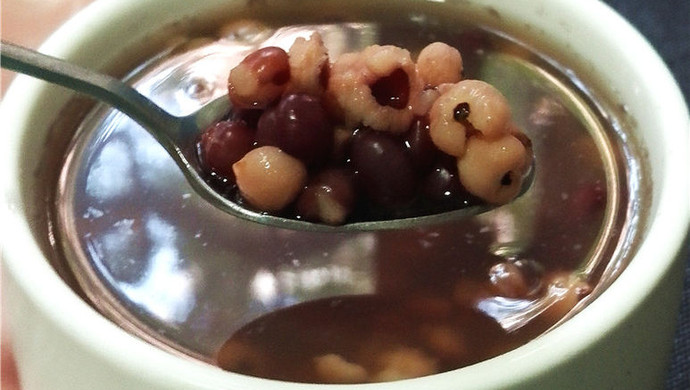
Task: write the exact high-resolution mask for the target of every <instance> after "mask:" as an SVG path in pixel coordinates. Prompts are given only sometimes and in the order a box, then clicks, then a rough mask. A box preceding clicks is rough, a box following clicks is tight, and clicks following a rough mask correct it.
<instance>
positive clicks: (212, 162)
mask: <svg viewBox="0 0 690 390" xmlns="http://www.w3.org/2000/svg"><path fill="white" fill-rule="evenodd" d="M253 142H254V132H253V131H252V130H251V129H250V128H249V127H247V126H246V124H245V123H244V122H240V121H221V122H218V123H216V124H214V125H213V126H211V127H209V128H208V129H207V130H206V131H204V132H203V133H202V135H201V141H200V142H199V154H200V156H199V157H200V160H201V161H202V164H203V165H204V166H205V167H206V168H207V169H208V170H210V171H212V172H213V173H215V174H217V175H219V176H222V177H223V178H225V179H228V180H231V181H234V180H235V175H234V173H233V171H232V164H234V163H236V162H237V161H239V160H240V159H241V158H242V157H243V156H244V155H245V154H246V153H247V152H249V150H251V148H252V144H253Z"/></svg>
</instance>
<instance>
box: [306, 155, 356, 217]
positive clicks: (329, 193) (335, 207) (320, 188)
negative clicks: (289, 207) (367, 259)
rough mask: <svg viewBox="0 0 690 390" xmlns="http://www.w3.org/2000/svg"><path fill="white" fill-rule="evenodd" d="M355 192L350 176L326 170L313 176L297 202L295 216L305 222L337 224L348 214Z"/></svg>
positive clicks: (352, 174) (352, 179) (348, 173)
mask: <svg viewBox="0 0 690 390" xmlns="http://www.w3.org/2000/svg"><path fill="white" fill-rule="evenodd" d="M356 200H357V193H356V189H355V181H354V173H353V172H352V171H350V170H347V169H337V168H330V169H325V170H323V171H321V172H320V173H319V174H317V175H316V176H315V177H314V178H313V179H312V180H311V181H310V182H309V183H308V184H307V186H306V187H305V189H304V191H302V194H301V195H300V197H299V199H298V200H297V213H298V215H299V216H300V217H302V218H303V219H305V220H307V221H312V222H323V223H327V224H329V225H339V224H342V223H344V222H345V220H346V219H347V217H348V216H349V215H350V213H352V211H353V209H354V207H355V202H356Z"/></svg>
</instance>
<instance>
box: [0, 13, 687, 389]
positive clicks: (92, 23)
mask: <svg viewBox="0 0 690 390" xmlns="http://www.w3.org/2000/svg"><path fill="white" fill-rule="evenodd" d="M521 2H522V3H524V4H532V0H524V1H516V2H515V3H521ZM140 3H141V4H143V3H146V2H139V1H138V0H125V1H121V0H104V1H99V2H96V3H93V4H91V5H90V6H88V7H87V8H86V9H85V10H84V11H82V12H81V13H79V14H78V15H77V16H76V17H74V18H72V19H71V20H70V21H69V22H68V23H67V24H66V25H64V26H63V27H62V28H60V29H59V30H58V31H57V32H56V33H54V34H53V35H52V36H51V37H50V38H49V40H48V41H46V43H45V44H44V45H43V46H42V47H41V50H42V51H44V52H47V53H49V54H53V55H57V56H63V57H67V58H71V57H73V56H74V55H75V53H76V52H77V49H78V48H79V47H80V45H83V44H84V42H85V41H86V40H87V38H84V36H85V35H86V32H87V31H100V32H103V31H106V30H108V29H113V28H117V27H116V26H114V25H113V22H110V21H104V20H103V16H102V15H113V14H116V15H124V14H127V13H128V12H132V11H136V10H137V9H139V8H140V7H141V6H140V5H139V4H140ZM180 3H181V4H182V2H181V1H180ZM211 3H213V2H211ZM220 3H221V2H220V1H216V2H215V3H214V4H220ZM488 3H490V4H493V5H494V6H495V7H497V8H500V6H499V4H500V2H499V1H498V0H492V1H489V2H488ZM534 3H535V4H536V3H540V4H542V6H543V7H545V8H546V9H547V11H548V10H554V9H557V10H559V12H562V14H564V15H569V19H570V20H569V21H568V23H569V25H572V23H574V21H577V22H578V23H585V24H586V26H585V27H590V28H592V29H593V30H596V31H599V32H600V33H601V34H600V35H606V37H605V38H602V37H600V38H601V39H611V40H613V41H615V42H617V43H618V44H620V45H621V49H620V50H628V51H635V52H636V55H637V56H640V54H642V56H640V57H643V58H644V61H640V62H639V63H635V64H634V65H633V66H634V67H635V69H637V70H638V71H639V70H640V69H641V68H642V67H644V68H645V74H647V75H649V77H648V78H646V79H645V80H643V81H642V84H643V85H642V86H641V88H643V87H644V91H652V92H653V95H651V97H649V98H648V99H651V101H652V102H658V101H660V100H661V98H662V97H663V99H665V100H666V102H667V104H664V105H658V107H657V109H658V112H657V113H656V117H657V119H658V120H659V121H660V122H661V124H660V127H662V128H669V129H674V130H673V131H674V133H673V134H672V135H668V136H667V137H666V138H664V139H670V138H671V137H681V138H682V137H685V139H686V140H690V115H688V111H687V106H686V104H685V102H684V100H683V96H682V94H681V92H680V89H679V88H678V86H677V84H676V83H675V81H674V79H673V77H672V76H671V74H670V71H669V70H668V69H667V67H666V65H665V64H664V63H663V61H662V60H661V58H660V57H659V56H658V54H656V52H655V51H654V49H653V48H652V47H651V45H650V44H649V43H648V42H647V41H646V40H645V39H644V38H643V37H642V35H641V34H640V33H639V32H637V31H636V30H635V29H634V28H633V27H632V26H631V25H630V24H629V23H628V22H627V21H625V20H624V19H623V18H622V17H621V16H619V15H618V14H617V13H615V12H614V11H613V10H612V9H610V8H609V7H608V6H607V5H605V4H604V3H602V2H600V1H598V0H587V1H581V2H572V1H568V0H553V1H550V2H548V3H549V4H548V6H547V5H546V4H545V3H546V1H534ZM524 4H523V5H522V6H523V7H524ZM516 8H517V6H516ZM533 8H534V7H532V8H531V9H533ZM585 10H586V15H587V19H586V20H585V19H584V18H579V16H582V15H583V12H585ZM516 12H517V11H516ZM525 12H527V11H525ZM112 20H118V18H113V19H112ZM561 22H563V21H561ZM596 26H606V30H605V31H606V33H605V34H604V29H603V28H602V27H599V28H598V29H597V28H596ZM580 28H582V25H580ZM75 37H79V38H76V39H75ZM640 73H641V72H640ZM652 86H653V88H652ZM54 93H55V92H51V90H50V87H49V86H47V85H45V84H43V83H41V82H37V81H35V80H31V79H28V78H25V77H18V78H17V79H16V80H15V82H13V84H12V85H11V86H10V88H9V89H8V91H7V93H6V95H5V98H4V99H3V102H2V106H1V108H0V112H2V113H3V115H2V116H1V117H2V118H3V119H2V122H4V123H5V124H4V126H3V127H4V128H5V130H6V131H3V132H2V134H0V139H3V142H0V144H3V146H1V149H0V151H2V153H0V154H1V155H2V156H1V157H0V161H1V162H2V164H0V166H5V167H7V168H9V169H7V168H3V169H2V171H3V175H2V181H1V182H0V184H1V187H2V191H3V198H4V202H5V203H6V206H7V207H3V209H2V211H1V213H2V214H0V215H2V220H3V221H4V222H3V236H4V237H8V236H9V229H10V226H11V232H12V235H11V236H12V237H13V239H12V240H4V241H5V243H4V245H3V254H2V261H3V263H4V269H5V270H6V271H7V273H8V274H9V277H10V278H12V279H13V280H14V281H15V283H17V284H18V285H19V286H20V287H21V288H22V290H23V291H24V292H25V293H26V294H27V296H29V297H30V299H31V301H32V302H33V303H34V304H35V305H36V306H37V307H38V308H39V309H40V310H41V311H42V312H43V313H45V315H46V316H47V317H48V318H49V319H50V320H51V321H52V322H53V324H54V325H55V326H56V327H58V328H59V329H61V330H62V331H63V332H65V334H68V335H70V337H72V338H73V340H74V342H76V343H79V344H80V345H82V346H83V347H84V348H85V349H89V350H91V351H93V353H95V354H98V355H100V356H102V357H103V359H104V360H105V361H110V362H113V363H114V364H116V365H117V366H119V367H121V368H122V369H123V370H126V371H128V372H129V373H130V374H131V375H133V376H136V377H141V378H148V379H147V380H150V381H160V383H168V384H173V383H174V384H177V385H179V386H188V388H195V387H194V386H199V388H209V387H219V388H221V387H227V386H229V385H233V386H235V388H238V389H241V388H247V389H249V388H254V387H255V386H256V384H257V380H258V379H256V378H251V377H247V376H244V375H239V374H234V373H229V372H225V371H222V370H220V369H219V368H217V367H214V366H211V365H208V364H205V363H201V362H198V361H194V360H190V359H186V358H183V357H180V356H176V355H173V354H170V353H167V352H165V351H163V350H160V349H158V348H155V347H152V346H151V345H149V344H147V343H146V342H144V341H142V340H140V339H138V338H136V337H134V336H132V335H130V334H129V333H126V332H125V331H124V330H122V329H121V328H119V327H118V326H116V325H115V324H114V323H112V322H110V321H108V320H107V319H105V318H104V317H102V316H101V315H100V314H98V313H97V312H96V311H95V310H94V309H93V308H91V306H89V305H88V304H86V303H85V302H84V301H83V300H82V299H81V298H80V297H79V296H77V294H76V293H74V292H73V291H72V290H71V289H70V288H69V287H68V286H67V285H66V284H65V283H64V282H63V281H62V279H60V278H59V276H58V275H57V273H56V272H55V271H54V269H53V268H52V267H51V266H50V265H49V264H48V261H47V260H46V258H45V256H44V255H43V253H42V252H41V250H40V249H39V247H38V245H37V244H36V243H35V242H34V240H33V235H32V233H31V227H30V221H29V220H30V216H26V215H24V214H23V211H24V208H23V205H22V200H21V199H20V190H19V178H17V177H14V176H13V173H15V172H16V165H17V163H18V162H17V161H18V160H19V159H20V156H18V153H17V151H18V150H19V145H21V141H22V137H23V135H24V128H25V121H26V118H29V117H30V115H31V112H32V111H33V110H34V109H36V108H37V107H38V104H39V103H40V102H42V101H45V100H46V99H48V98H49V96H50V95H51V94H54ZM9 113H12V115H8V114H9ZM10 130H12V131H10ZM668 145H670V144H668ZM675 146H676V148H675V149H674V151H673V152H671V153H669V154H668V155H667V156H665V158H664V160H663V166H662V167H661V169H662V170H663V172H664V178H663V179H662V180H666V181H668V180H673V181H674V182H675V186H666V187H664V191H662V192H661V193H660V194H659V196H658V199H655V200H654V203H655V205H656V206H655V212H654V215H653V216H652V219H653V220H652V221H650V224H649V229H648V231H647V233H646V238H645V242H644V243H642V244H641V245H640V247H639V249H638V251H637V253H636V254H635V256H634V258H633V260H632V262H631V264H630V265H629V266H628V267H627V269H626V270H625V272H623V273H622V274H621V275H620V276H619V277H618V279H617V280H616V281H615V282H614V283H613V284H612V285H611V286H610V287H609V288H608V289H607V290H606V291H604V292H603V293H602V295H601V296H599V297H598V298H597V299H596V300H594V301H593V302H592V303H591V304H590V305H589V306H588V307H587V308H585V309H584V310H583V311H582V312H581V313H579V314H577V315H576V316H574V317H573V318H572V319H570V320H569V321H567V322H565V323H564V324H562V325H561V326H559V327H557V328H556V329H554V330H552V331H551V332H548V333H546V334H544V335H542V336H540V337H539V338H537V339H535V340H532V341H530V342H529V343H527V344H526V345H524V346H522V347H519V348H517V349H515V350H513V351H510V352H507V353H505V354H503V355H500V356H497V357H495V358H492V359H489V360H486V361H483V362H481V363H477V364H475V365H472V366H469V367H465V368H462V369H459V370H455V371H450V372H446V373H441V374H436V375H432V376H428V377H422V378H416V379H411V380H406V381H400V382H392V383H383V384H375V385H358V386H357V387H358V388H361V389H362V390H365V389H370V388H371V389H372V390H373V389H378V390H385V389H393V388H394V387H395V389H398V390H399V389H415V388H420V387H424V388H427V387H428V388H438V389H444V388H448V386H449V385H448V383H449V382H451V383H452V382H455V381H457V377H456V376H460V377H462V380H463V382H464V383H465V385H467V387H468V388H470V387H471V388H477V389H484V388H486V389H488V388H498V387H504V386H508V385H509V384H511V383H515V382H520V381H524V380H527V378H530V377H533V376H536V375H539V374H540V373H543V372H548V371H549V370H552V369H554V368H555V367H558V366H559V365H561V364H564V363H565V362H567V360H568V359H570V358H571V357H572V356H575V355H577V354H578V353H580V352H581V351H583V350H585V349H587V348H588V347H589V346H591V345H593V344H595V343H596V342H597V340H599V339H600V338H602V337H604V335H605V334H607V333H608V332H611V331H612V330H613V329H614V328H615V326H616V325H617V324H620V323H621V322H623V320H624V319H625V318H626V317H627V316H629V315H630V313H631V312H633V311H634V310H635V308H636V307H637V305H639V304H640V302H642V301H643V300H644V298H645V296H646V295H647V294H648V293H649V292H650V290H652V289H653V288H654V287H655V286H657V285H658V284H659V283H660V281H661V280H662V278H663V277H664V275H665V274H666V273H667V272H668V270H669V269H670V268H671V267H672V264H673V263H674V261H677V260H676V258H677V257H678V253H679V251H680V250H681V248H682V247H683V245H684V244H683V243H684V240H685V239H686V235H687V232H688V228H689V226H690V184H688V182H690V157H688V156H690V142H684V143H682V142H678V144H677V145H675ZM671 205H678V206H677V207H672V206H671ZM652 261H654V264H655V265H654V264H650V263H651V262H652ZM652 265H654V266H652ZM640 281H645V283H644V284H643V285H642V286H641V287H642V288H637V289H630V288H629V286H631V285H632V284H635V285H636V286H638V287H640ZM35 285H40V286H41V288H40V289H32V288H31V286H35ZM55 302H60V305H59V306H58V305H55V304H54V303H55ZM614 302H615V303H616V304H615V305H614ZM621 302H624V303H623V304H621ZM612 308H613V309H612ZM73 318H79V319H80V320H79V321H78V322H73V321H71V320H72V319H73ZM591 324H599V325H598V326H592V325H591ZM93 329H98V332H94V331H93ZM572 334H577V336H578V337H572ZM554 344H557V345H559V348H549V347H548V346H549V345H554ZM132 355H136V356H139V358H138V359H136V360H132V359H130V358H129V357H130V356H132ZM506 364H509V365H510V366H511V367H512V369H511V370H510V371H509V372H508V373H507V374H506V375H496V373H497V372H499V371H498V369H499V368H500V367H502V366H504V365H506ZM449 378H453V380H452V381H449ZM163 381H165V382H163ZM171 381H172V382H171ZM260 381H261V383H264V384H272V386H271V388H276V389H286V390H292V389H295V390H296V389H298V388H299V389H317V388H318V389H340V388H343V387H345V386H343V385H305V384H296V383H286V382H279V381H270V380H264V379H261V380H260ZM191 384H194V385H193V386H192V385H191ZM346 386H347V387H348V388H351V387H352V386H349V385H346ZM171 387H174V386H171Z"/></svg>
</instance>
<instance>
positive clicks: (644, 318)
mask: <svg viewBox="0 0 690 390" xmlns="http://www.w3.org/2000/svg"><path fill="white" fill-rule="evenodd" d="M474 3H479V4H480V8H484V7H486V8H485V9H486V12H487V13H493V14H495V12H494V11H496V12H498V14H500V17H501V18H502V20H504V21H505V22H506V25H515V26H522V28H530V29H532V31H536V32H538V34H540V35H541V36H542V37H544V39H545V41H548V42H549V44H551V45H554V47H558V48H561V49H562V50H563V52H567V53H568V56H570V57H571V58H579V61H582V63H583V64H585V66H587V67H588V68H589V69H591V75H590V76H592V77H593V78H594V79H599V80H606V85H608V86H609V92H610V93H612V94H614V95H615V96H616V97H617V99H618V100H619V101H620V103H621V104H622V105H624V106H625V107H627V110H628V112H629V114H630V116H631V117H632V119H633V121H632V122H633V123H634V127H635V137H637V138H639V140H640V141H641V143H642V144H643V145H644V147H645V149H646V152H647V155H648V158H649V167H650V170H651V172H649V173H650V174H651V177H652V183H653V184H652V188H651V191H652V196H651V200H652V202H651V205H650V207H651V209H650V210H649V214H648V215H649V221H648V223H647V224H646V225H644V226H645V228H644V231H643V232H642V243H641V245H640V246H639V248H638V249H637V252H636V254H635V256H634V258H633V260H632V262H631V263H630V264H629V266H628V267H627V269H625V271H624V272H623V273H622V274H621V275H620V277H619V278H618V279H617V280H616V281H615V282H614V283H613V285H611V286H610V287H609V288H608V289H607V290H606V291H605V292H604V293H603V294H602V295H601V296H600V297H599V298H597V299H596V300H595V301H594V302H593V303H592V304H590V305H589V306H588V307H586V308H585V309H584V310H583V311H582V312H581V313H579V314H578V315H576V316H575V317H574V318H572V319H570V320H569V321H567V322H566V323H564V324H563V325H561V326H559V327H558V328H556V329H555V330H553V331H551V332H549V333H547V334H545V335H543V336H541V337H539V338H537V339H535V340H533V341H532V342H530V343H528V344H527V345H525V346H523V347H520V348H518V349H516V350H513V351H511V352H509V353H506V354H504V355H501V356H499V357H496V358H493V359H490V360H488V361H485V362H482V363H479V364H476V365H473V366H470V367H467V368H464V369H460V370H456V371H452V372H447V373H443V374H438V375H433V376H429V377H424V378H419V379H414V380H408V381H402V382H393V383H385V384H376V385H361V386H356V388H358V389H362V390H364V389H370V390H386V389H396V390H402V389H420V388H423V389H434V390H444V389H651V388H661V387H662V384H663V379H664V376H665V372H666V366H667V359H668V357H669V353H670V347H671V340H672V335H673V331H674V325H675V319H676V313H677V308H678V303H679V295H680V294H679V293H680V284H681V275H682V272H681V269H682V268H681V267H682V256H681V254H680V252H681V251H682V249H683V248H684V240H685V239H686V237H687V232H688V226H689V221H690V184H689V182H690V119H689V117H688V112H687V108H686V106H685V103H684V102H683V98H682V95H681V94H680V92H679V89H678V87H677V86H676V84H675V82H674V80H673V78H672V76H671V75H670V73H669V71H668V70H667V69H666V67H665V66H664V64H663V63H662V61H661V60H660V58H659V57H658V56H657V54H656V53H655V52H654V50H653V49H652V48H651V47H650V45H649V44H648V43H647V42H646V41H645V40H644V39H643V38H642V37H641V36H640V35H639V34H638V33H637V32H636V31H635V30H634V29H633V28H632V27H631V26H630V25H629V24H627V23H626V22H625V21H624V20H623V19H622V18H621V17H619V16H618V15H617V14H615V13H614V12H613V11H612V10H610V9H609V8H608V7H607V6H605V5H604V4H602V3H600V2H598V1H593V0H582V1H577V2H576V1H570V0H513V1H505V0H483V1H478V0H477V1H458V2H457V7H466V6H469V4H474ZM243 5H244V3H243V2H239V1H232V0H209V1H203V2H189V1H186V0H145V1H144V0H105V1H98V2H96V3H94V4H93V5H92V6H90V7H89V8H87V9H86V10H85V11H83V12H82V13H81V14H79V15H78V16H77V17H75V18H74V19H72V20H71V21H70V22H69V23H67V24H66V25H65V26H64V27H63V28H61V29H60V30H59V31H58V32H57V33H55V34H54V35H53V36H52V37H51V38H50V39H49V41H48V42H46V43H45V44H44V45H43V47H42V51H44V52H47V53H49V54H53V55H56V56H59V57H63V58H66V59H68V60H70V61H74V62H77V63H80V64H83V65H85V66H88V67H91V68H94V69H103V68H105V67H107V66H108V65H110V64H111V63H112V61H113V60H115V58H117V56H118V55H120V54H121V50H122V49H123V48H125V47H130V45H131V43H133V42H142V41H145V40H146V39H147V38H148V37H150V36H152V35H151V33H152V32H155V31H158V30H159V29H160V28H161V27H162V26H165V25H170V24H172V23H175V22H180V21H184V20H186V18H188V17H189V16H191V15H196V14H208V13H212V12H214V10H215V9H218V8H223V9H229V8H232V7H241V6H243ZM70 98H71V95H70V94H69V93H66V91H65V90H62V89H59V88H56V87H53V86H49V85H47V84H45V83H42V82H38V81H35V80H32V79H29V78H24V77H20V78H18V79H17V80H16V82H15V83H14V84H13V85H12V86H11V88H10V89H9V91H8V92H7V94H6V97H5V99H4V101H3V103H2V111H1V115H0V118H2V119H1V120H2V132H0V148H1V151H0V159H1V160H0V161H1V162H0V167H1V168H0V170H1V171H2V193H3V202H4V206H5V207H3V208H2V217H1V218H0V221H2V226H3V232H2V237H3V241H4V243H3V254H2V257H3V272H4V278H3V284H2V287H3V294H4V300H5V303H6V304H7V308H6V309H7V310H6V312H7V315H8V323H9V326H10V331H11V334H12V339H13V343H14V347H15V355H16V359H17V363H18V366H19V374H20V377H21V382H22V389H23V390H46V389H52V390H82V389H83V390H87V389H88V390H91V389H102V390H108V389H112V390H115V389H117V390H124V389H127V390H132V389H147V390H159V389H160V390H163V389H168V390H170V389H173V390H174V389H180V390H182V389H185V390H193V389H233V390H235V389H237V390H239V389H251V390H256V389H276V390H277V389H281V390H282V389H285V390H289V389H295V390H296V389H309V388H313V389H331V388H334V389H335V388H339V389H340V388H344V387H339V386H316V385H303V384H289V383H281V382H276V381H268V380H261V379H256V378H250V377H246V376H241V375H237V374H232V373H228V372H224V371H221V370H220V369H218V368H216V367H213V366H211V365H207V364H205V363H201V362H197V361H194V360H189V359H184V358H181V357H179V356H176V355H173V354H169V353H167V352H165V351H163V350H160V349H157V348H155V347H152V346H151V345H149V344H147V343H146V342H144V341H142V340H140V339H138V338H136V337H134V336H131V335H130V334H128V333H126V332H125V331H123V330H122V329H120V328H118V327H117V326H116V325H114V324H113V323H112V322H110V321H108V320H106V319H105V318H103V317H102V316H101V315H99V314H98V313H97V312H96V311H95V310H94V309H92V308H91V307H90V306H89V305H88V304H87V303H86V302H85V301H84V300H82V299H81V298H80V297H79V296H77V294H75V292H74V291H73V290H71V289H70V288H69V287H68V286H67V285H66V284H65V282H64V281H63V280H62V279H61V278H60V277H59V276H58V274H57V273H56V271H55V270H54V269H53V268H52V267H51V266H50V265H49V264H48V262H47V260H46V254H45V252H44V250H45V248H44V247H42V246H41V245H40V244H39V241H40V240H39V239H37V235H38V233H37V232H38V231H39V230H40V229H39V228H38V227H39V226H40V225H41V224H45V220H44V218H43V217H42V216H41V213H40V203H41V200H42V199H41V195H40V191H39V190H38V189H40V188H41V185H42V184H43V183H42V182H41V181H40V177H41V176H40V174H36V173H37V172H40V171H41V169H43V167H41V166H40V165H38V164H39V161H40V159H38V158H36V157H35V156H34V155H32V153H36V152H37V151H38V152H39V153H40V152H41V151H42V150H44V149H43V148H45V147H47V146H49V145H50V140H51V136H50V133H49V131H48V129H49V128H50V126H51V124H52V123H54V122H55V120H56V118H57V117H58V114H59V112H60V110H61V108H62V107H63V106H64V105H65V104H66V103H67V102H68V100H69V99H70ZM352 387H355V386H352Z"/></svg>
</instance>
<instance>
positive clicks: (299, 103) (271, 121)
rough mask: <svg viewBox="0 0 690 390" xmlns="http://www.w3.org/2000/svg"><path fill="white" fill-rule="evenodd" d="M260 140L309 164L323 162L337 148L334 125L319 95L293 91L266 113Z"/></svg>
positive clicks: (258, 126) (261, 126) (260, 123)
mask: <svg viewBox="0 0 690 390" xmlns="http://www.w3.org/2000/svg"><path fill="white" fill-rule="evenodd" d="M256 142H257V144H258V145H259V146H263V145H270V146H276V147H278V148H280V149H281V150H283V151H284V152H286V153H288V154H290V155H292V156H294V157H296V158H298V159H300V160H302V161H303V162H304V163H305V164H307V165H313V164H320V163H322V162H324V161H325V160H326V159H327V158H328V157H329V156H330V153H331V150H332V149H333V127H332V126H331V123H330V120H329V117H328V115H327V113H326V111H325V109H324V108H323V106H322V105H321V101H320V100H319V99H318V98H315V97H313V96H309V95H304V94H292V95H288V96H286V97H284V98H283V99H281V101H280V102H279V103H278V105H276V106H275V107H272V108H269V109H268V110H266V111H265V112H264V114H263V115H262V116H261V118H260V119H259V122H258V125H257V132H256Z"/></svg>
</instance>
